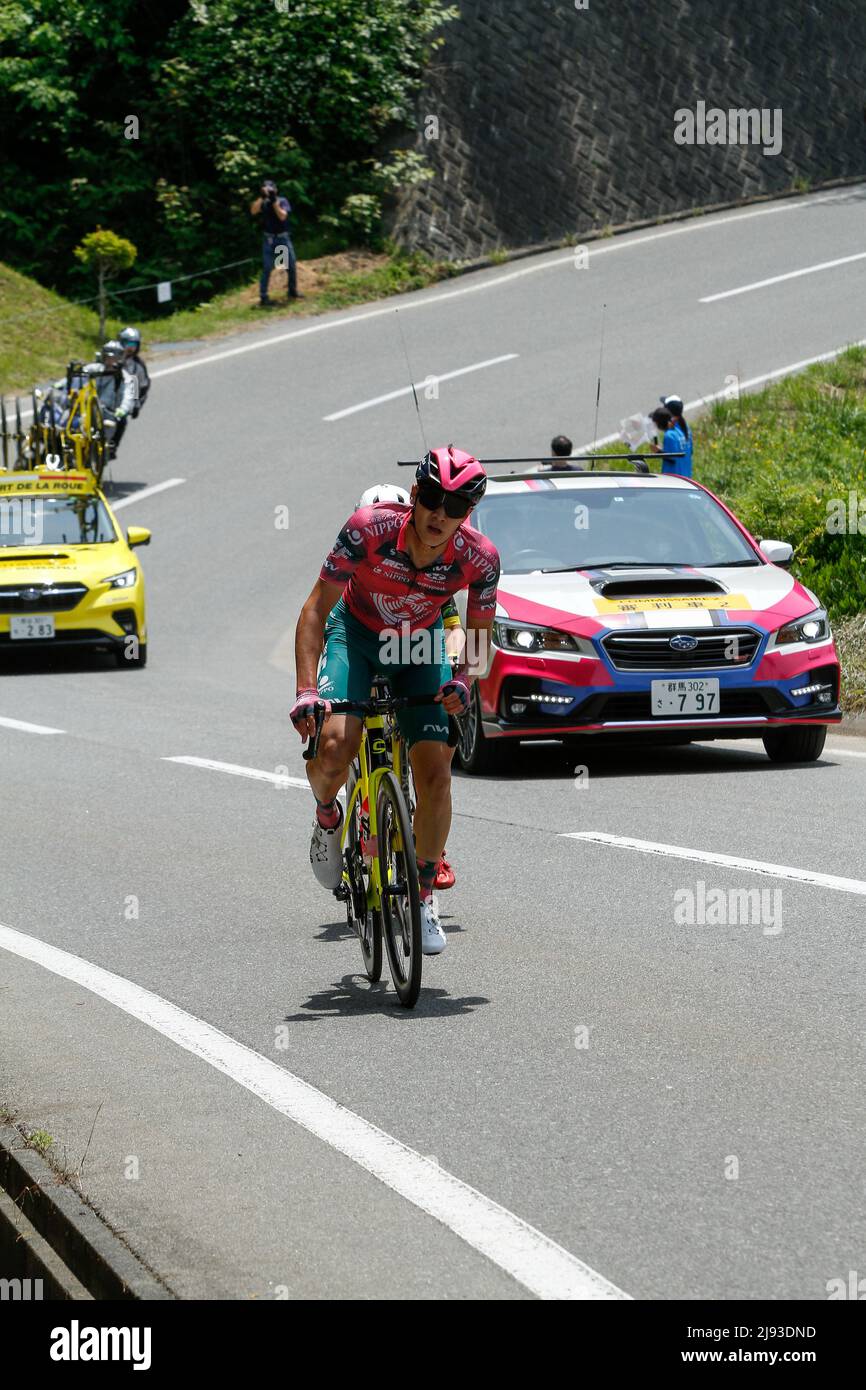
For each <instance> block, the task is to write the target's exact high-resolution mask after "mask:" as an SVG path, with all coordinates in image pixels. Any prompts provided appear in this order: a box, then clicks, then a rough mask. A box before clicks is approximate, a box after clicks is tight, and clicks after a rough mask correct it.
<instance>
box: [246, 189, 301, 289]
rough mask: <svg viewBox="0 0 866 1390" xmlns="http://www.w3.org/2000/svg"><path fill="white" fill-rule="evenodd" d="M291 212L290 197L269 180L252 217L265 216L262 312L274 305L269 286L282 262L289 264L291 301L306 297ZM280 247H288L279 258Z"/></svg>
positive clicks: (253, 208) (257, 199)
mask: <svg viewBox="0 0 866 1390" xmlns="http://www.w3.org/2000/svg"><path fill="white" fill-rule="evenodd" d="M291 210H292V205H291V203H290V202H289V200H288V198H283V197H282V196H281V194H280V192H279V190H278V188H277V185H276V184H275V183H274V180H273V179H265V181H264V183H263V184H262V191H261V193H260V195H259V197H258V198H254V199H253V201H252V202H251V203H250V212H251V214H252V216H253V217H257V216H258V215H259V213H261V217H262V232H263V241H262V277H261V280H260V281H259V307H260V308H262V309H266V308H268V307H269V306H270V305H271V304H272V303H273V300H271V299H269V297H268V286H269V284H270V279H271V271H272V270H273V268H274V262H275V261H276V260H278V259H279V260H280V261H284V262H286V263H287V269H288V280H289V299H303V297H304V296H303V295H302V294H298V263H297V260H296V258H295V248H294V247H293V245H292V238H291V234H290V230H289V213H290V212H291ZM278 247H285V252H284V253H283V255H280V256H278V254H277V248H278Z"/></svg>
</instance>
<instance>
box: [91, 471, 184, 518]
mask: <svg viewBox="0 0 866 1390" xmlns="http://www.w3.org/2000/svg"><path fill="white" fill-rule="evenodd" d="M185 482H186V478H166V480H165V482H164V483H154V484H153V486H152V487H143V488H142V489H141V491H140V492H133V493H131V494H130V496H129V497H123V498H121V500H120V501H119V502H112V501H111V498H109V499H108V503H109V506H110V507H111V510H112V511H113V512H117V511H120V508H121V507H128V506H130V504H131V503H133V502H142V501H143V500H144V498H145V497H153V496H154V494H155V493H157V492H165V490H166V488H169V487H180V484H181V483H185Z"/></svg>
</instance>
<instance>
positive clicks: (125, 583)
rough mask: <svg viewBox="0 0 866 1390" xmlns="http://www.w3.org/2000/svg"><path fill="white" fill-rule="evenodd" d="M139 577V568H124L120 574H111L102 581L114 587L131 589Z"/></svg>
mask: <svg viewBox="0 0 866 1390" xmlns="http://www.w3.org/2000/svg"><path fill="white" fill-rule="evenodd" d="M137 578H138V570H137V569H135V568H133V569H131V570H123V571H122V572H121V573H120V574H110V575H109V576H108V578H107V579H103V580H101V581H100V583H102V584H109V585H110V586H111V588H112V589H131V588H132V586H133V584H134V583H135V581H136V579H137Z"/></svg>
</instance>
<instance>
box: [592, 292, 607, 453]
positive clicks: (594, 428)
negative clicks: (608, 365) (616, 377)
mask: <svg viewBox="0 0 866 1390" xmlns="http://www.w3.org/2000/svg"><path fill="white" fill-rule="evenodd" d="M606 308H607V305H606V304H602V306H601V343H600V344H599V349H598V382H597V383H596V388H595V420H594V421H593V426H592V447H593V448H595V442H596V440H597V439H598V403H599V401H600V400H601V364H602V359H603V357H604V311H605V309H606Z"/></svg>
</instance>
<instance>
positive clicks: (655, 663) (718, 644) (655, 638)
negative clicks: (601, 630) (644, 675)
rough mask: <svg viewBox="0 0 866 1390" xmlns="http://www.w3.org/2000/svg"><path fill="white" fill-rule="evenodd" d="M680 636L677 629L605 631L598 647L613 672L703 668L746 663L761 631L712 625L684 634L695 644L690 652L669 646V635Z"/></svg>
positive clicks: (725, 667)
mask: <svg viewBox="0 0 866 1390" xmlns="http://www.w3.org/2000/svg"><path fill="white" fill-rule="evenodd" d="M681 636H686V634H685V633H684V632H683V631H682V629H681V628H669V629H666V630H664V631H661V632H660V631H653V632H635V631H634V630H633V629H632V630H630V631H629V632H609V633H608V635H607V637H605V638H603V639H602V646H603V647H604V649H605V651H606V652H607V655H608V657H609V658H610V662H611V665H612V666H613V667H614V668H615V669H616V670H617V671H705V670H710V669H713V668H719V669H721V670H729V669H730V667H731V666H749V665H750V664H751V662H752V661H754V659H755V653H756V652H757V650H758V647H759V646H760V642H761V634H760V633H759V632H756V631H755V630H754V628H751V627H715V628H713V629H712V630H706V629H705V630H703V631H701V632H690V633H688V636H689V637H694V638H695V640H696V641H697V644H698V645H697V646H696V647H695V648H694V650H693V651H690V652H679V651H677V650H676V649H675V648H674V647H672V646H671V638H672V637H681ZM732 643H735V645H732Z"/></svg>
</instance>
